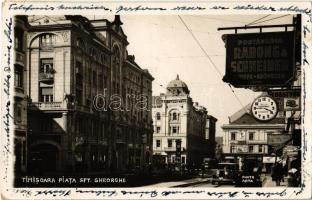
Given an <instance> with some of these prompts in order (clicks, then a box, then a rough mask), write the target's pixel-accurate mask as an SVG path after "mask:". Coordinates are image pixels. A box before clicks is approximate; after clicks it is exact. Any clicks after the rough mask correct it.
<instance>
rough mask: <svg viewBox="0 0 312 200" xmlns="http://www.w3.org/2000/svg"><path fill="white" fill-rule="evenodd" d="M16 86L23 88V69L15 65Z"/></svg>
mask: <svg viewBox="0 0 312 200" xmlns="http://www.w3.org/2000/svg"><path fill="white" fill-rule="evenodd" d="M14 68H15V69H14V79H15V80H14V86H15V87H20V88H23V67H22V66H20V65H14Z"/></svg>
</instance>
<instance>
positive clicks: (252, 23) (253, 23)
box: [245, 14, 271, 26]
mask: <svg viewBox="0 0 312 200" xmlns="http://www.w3.org/2000/svg"><path fill="white" fill-rule="evenodd" d="M270 15H271V14H268V15H266V16H264V17H261V18H259V19H256V20H254V21H252V22H250V23H248V24H246V25H245V26H250V25H252V24H254V23H256V22H258V21H260V20H262V19H264V18H267V17H268V16H270Z"/></svg>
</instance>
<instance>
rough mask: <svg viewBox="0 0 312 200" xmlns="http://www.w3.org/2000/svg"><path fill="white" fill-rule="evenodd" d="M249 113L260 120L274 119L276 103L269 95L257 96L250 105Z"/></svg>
mask: <svg viewBox="0 0 312 200" xmlns="http://www.w3.org/2000/svg"><path fill="white" fill-rule="evenodd" d="M251 113H252V115H253V116H254V117H255V118H256V119H258V120H261V121H268V120H271V119H274V118H275V116H276V114H277V104H276V102H275V101H274V100H273V99H272V98H271V97H267V96H264V97H258V98H257V99H256V100H255V101H254V102H253V103H252V105H251Z"/></svg>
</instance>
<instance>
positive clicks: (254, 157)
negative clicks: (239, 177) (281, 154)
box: [222, 104, 285, 168]
mask: <svg viewBox="0 0 312 200" xmlns="http://www.w3.org/2000/svg"><path fill="white" fill-rule="evenodd" d="M250 106H251V104H248V105H247V106H245V107H244V108H242V109H241V110H239V111H238V112H236V113H235V114H233V115H232V116H230V117H229V124H225V125H223V126H222V129H223V132H224V135H223V148H222V151H223V156H224V158H225V159H231V160H234V161H236V162H238V163H239V166H240V168H241V167H242V166H243V164H244V163H247V161H248V160H250V161H252V162H249V163H254V165H257V164H264V167H265V168H269V166H270V164H271V163H266V159H263V158H264V157H267V156H269V155H270V153H271V152H269V144H268V137H269V135H280V134H283V133H284V129H285V124H284V121H285V118H284V117H283V115H278V116H277V117H276V118H275V119H273V120H271V121H269V122H261V121H258V120H256V119H255V118H254V117H253V116H252V115H251V113H250ZM273 161H274V159H273ZM266 164H268V165H266Z"/></svg>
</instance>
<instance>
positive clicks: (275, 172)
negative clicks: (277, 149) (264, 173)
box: [271, 163, 283, 186]
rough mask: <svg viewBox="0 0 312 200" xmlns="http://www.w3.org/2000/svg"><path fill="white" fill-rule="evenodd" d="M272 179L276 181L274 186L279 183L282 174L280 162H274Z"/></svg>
mask: <svg viewBox="0 0 312 200" xmlns="http://www.w3.org/2000/svg"><path fill="white" fill-rule="evenodd" d="M271 176H272V181H275V182H276V186H280V185H281V180H282V176H283V171H282V166H281V164H280V163H275V164H274V165H273V169H272V174H271Z"/></svg>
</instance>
